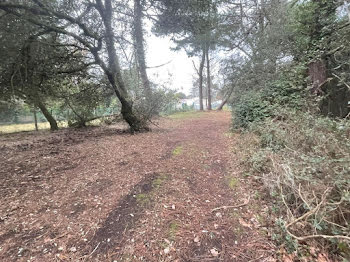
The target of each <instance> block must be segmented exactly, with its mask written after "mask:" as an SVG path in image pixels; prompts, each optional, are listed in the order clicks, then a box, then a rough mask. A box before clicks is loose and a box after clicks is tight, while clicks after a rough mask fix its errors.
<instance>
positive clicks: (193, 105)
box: [176, 98, 222, 110]
mask: <svg viewBox="0 0 350 262" xmlns="http://www.w3.org/2000/svg"><path fill="white" fill-rule="evenodd" d="M221 103H222V100H216V101H214V102H212V103H211V106H212V108H213V109H216V108H218V107H219V105H220V104H221ZM203 107H204V109H206V108H207V101H206V99H203ZM176 109H178V110H181V109H194V110H199V109H200V106H199V99H198V98H187V99H181V100H180V101H179V103H177V105H176Z"/></svg>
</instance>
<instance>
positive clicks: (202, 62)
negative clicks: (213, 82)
mask: <svg viewBox="0 0 350 262" xmlns="http://www.w3.org/2000/svg"><path fill="white" fill-rule="evenodd" d="M204 63H205V48H203V53H202V60H201V62H200V65H199V72H198V73H199V110H201V111H203V110H204V107H203V69H204Z"/></svg>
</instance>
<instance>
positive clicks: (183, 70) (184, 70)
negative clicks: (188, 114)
mask: <svg viewBox="0 0 350 262" xmlns="http://www.w3.org/2000/svg"><path fill="white" fill-rule="evenodd" d="M146 42H147V50H146V51H147V66H148V67H154V66H158V65H162V64H165V63H167V62H169V61H171V62H170V63H169V64H167V65H165V66H162V67H160V68H153V69H148V74H149V76H150V78H151V80H152V81H154V82H155V83H159V82H166V81H168V79H169V72H170V73H171V74H172V79H173V81H172V82H173V83H172V87H171V88H172V89H176V90H178V91H181V92H184V93H185V94H187V95H189V94H190V92H191V88H192V78H193V75H194V73H195V71H194V69H193V65H192V60H193V59H196V58H188V57H187V55H186V53H185V51H178V52H174V51H171V50H170V47H171V46H174V44H173V43H172V42H171V41H170V39H169V38H163V37H162V38H160V37H156V36H155V35H153V34H150V35H149V36H148V37H147V38H146ZM156 74H158V77H156V76H155V75H156Z"/></svg>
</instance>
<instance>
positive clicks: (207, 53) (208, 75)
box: [206, 47, 211, 110]
mask: <svg viewBox="0 0 350 262" xmlns="http://www.w3.org/2000/svg"><path fill="white" fill-rule="evenodd" d="M206 57H207V83H208V84H207V85H208V88H207V97H208V107H207V109H208V110H211V81H210V60H209V47H207V48H206Z"/></svg>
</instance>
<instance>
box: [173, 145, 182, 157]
mask: <svg viewBox="0 0 350 262" xmlns="http://www.w3.org/2000/svg"><path fill="white" fill-rule="evenodd" d="M182 153H183V147H182V146H177V147H175V149H174V150H173V156H178V155H181V154H182Z"/></svg>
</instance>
